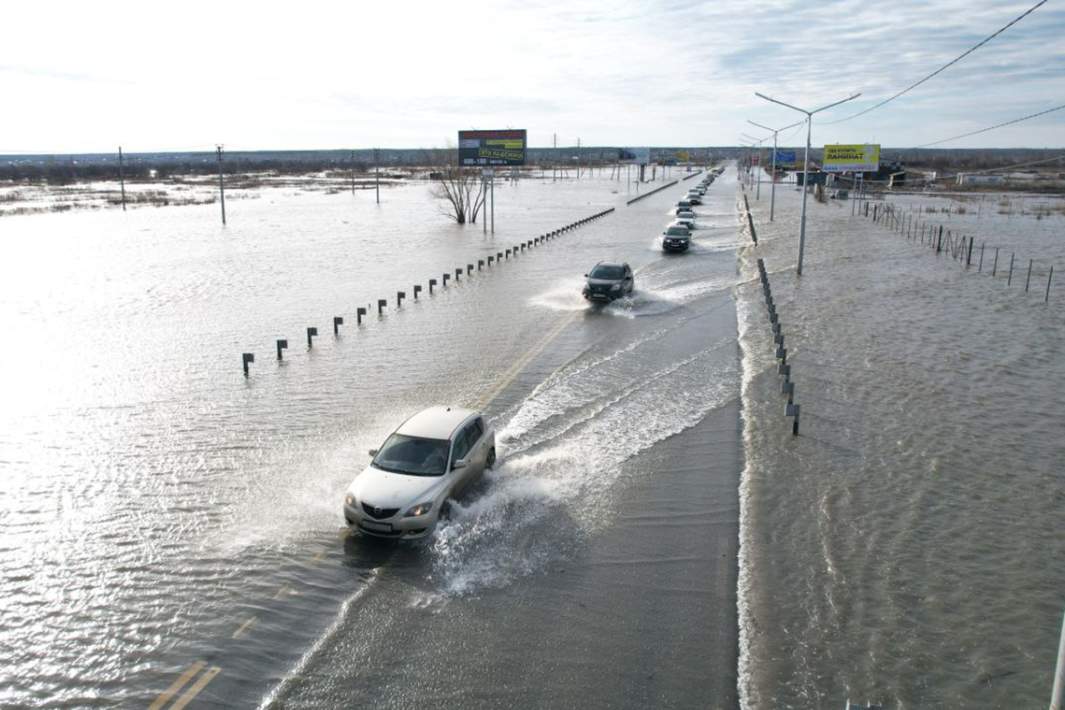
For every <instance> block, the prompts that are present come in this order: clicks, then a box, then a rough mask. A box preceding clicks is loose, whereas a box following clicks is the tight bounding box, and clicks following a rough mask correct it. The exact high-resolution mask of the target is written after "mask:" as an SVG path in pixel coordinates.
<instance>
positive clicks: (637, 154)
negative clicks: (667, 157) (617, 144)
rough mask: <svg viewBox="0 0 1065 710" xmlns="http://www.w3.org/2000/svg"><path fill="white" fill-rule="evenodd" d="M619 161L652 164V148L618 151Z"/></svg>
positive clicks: (622, 149)
mask: <svg viewBox="0 0 1065 710" xmlns="http://www.w3.org/2000/svg"><path fill="white" fill-rule="evenodd" d="M618 160H619V161H620V162H622V163H635V164H636V165H647V164H648V163H650V162H651V149H650V148H621V149H620V150H618Z"/></svg>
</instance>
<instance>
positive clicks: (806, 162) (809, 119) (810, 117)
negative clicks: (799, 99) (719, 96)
mask: <svg viewBox="0 0 1065 710" xmlns="http://www.w3.org/2000/svg"><path fill="white" fill-rule="evenodd" d="M754 95H755V96H757V97H758V98H760V99H765V100H766V101H769V102H771V103H774V104H780V105H781V106H785V107H787V108H790V109H791V110H792V111H798V112H799V113H804V114H806V153H805V154H804V155H803V159H802V216H801V217H800V218H799V263H798V265H797V266H796V268H795V274H796V275H797V276H802V253H803V249H804V248H805V246H806V191H807V190H808V189H809V187H810V135H811V132H812V130H813V123H814V114H815V113H821V112H822V111H825V110H827V109H830V108H833V107H835V106H839V105H840V104H843V103H846V102H848V101H853V100H854V99H856V98H858V97H859V96H861V93H860V92H859V93H857V94H854V95H853V96H848V97H847V98H845V99H841V100H839V101H836V102H834V103H830V104H828V105H826V106H822V107H821V108H817V109H814V110H813V111H807V110H806V109H803V108H799V107H798V106H792V105H791V104H786V103H784V102H783V101H778V100H777V99H774V98H771V97H769V96H766V95H765V94H760V93H758V92H757V91H756V92H754Z"/></svg>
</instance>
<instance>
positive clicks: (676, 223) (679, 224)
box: [669, 217, 695, 232]
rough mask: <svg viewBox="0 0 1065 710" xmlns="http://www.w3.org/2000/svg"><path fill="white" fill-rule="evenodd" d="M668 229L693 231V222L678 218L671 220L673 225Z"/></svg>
mask: <svg viewBox="0 0 1065 710" xmlns="http://www.w3.org/2000/svg"><path fill="white" fill-rule="evenodd" d="M669 226H670V227H684V228H685V229H687V230H688V231H689V232H692V231H695V220H694V219H690V218H688V217H678V218H677V219H675V220H673V224H671V225H669Z"/></svg>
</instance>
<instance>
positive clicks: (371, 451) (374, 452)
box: [366, 449, 377, 457]
mask: <svg viewBox="0 0 1065 710" xmlns="http://www.w3.org/2000/svg"><path fill="white" fill-rule="evenodd" d="M366 453H368V454H370V456H371V457H372V456H377V449H370V450H369V451H367V452H366Z"/></svg>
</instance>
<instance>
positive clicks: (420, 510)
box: [403, 501, 433, 518]
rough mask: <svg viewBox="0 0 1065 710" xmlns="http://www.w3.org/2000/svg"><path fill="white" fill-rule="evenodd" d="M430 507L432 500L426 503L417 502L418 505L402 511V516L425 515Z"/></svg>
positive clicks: (431, 507) (431, 506)
mask: <svg viewBox="0 0 1065 710" xmlns="http://www.w3.org/2000/svg"><path fill="white" fill-rule="evenodd" d="M432 509H433V502H432V501H428V502H426V503H419V504H418V505H416V506H414V507H412V508H411V509H410V510H408V511H407V512H406V513H404V514H403V517H404V518H413V517H415V516H418V515H425V514H426V513H428V512H429V511H430V510H432Z"/></svg>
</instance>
